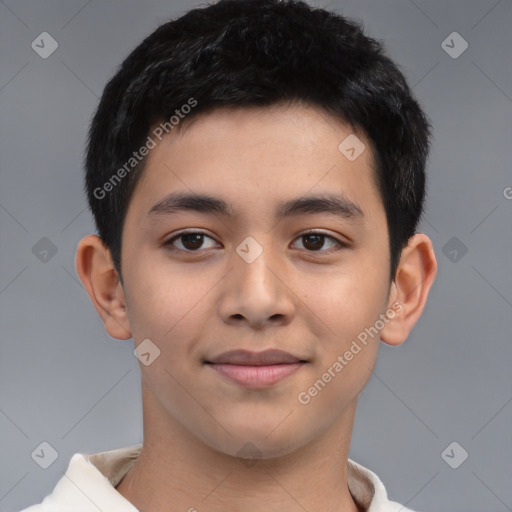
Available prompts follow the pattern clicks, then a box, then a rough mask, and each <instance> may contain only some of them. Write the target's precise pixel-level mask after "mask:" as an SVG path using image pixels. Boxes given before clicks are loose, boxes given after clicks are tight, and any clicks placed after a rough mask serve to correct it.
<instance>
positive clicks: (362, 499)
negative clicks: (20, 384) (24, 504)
mask: <svg viewBox="0 0 512 512" xmlns="http://www.w3.org/2000/svg"><path fill="white" fill-rule="evenodd" d="M141 449H142V444H138V445H134V446H127V447H125V448H118V449H117V450H110V451H107V452H101V453H96V454H83V453H75V455H73V457H71V460H70V462H69V466H68V468H67V470H66V473H65V474H64V476H63V477H62V478H61V479H60V480H59V481H58V482H57V485H56V486H55V488H54V490H53V491H52V493H51V494H49V495H48V496H46V498H44V500H43V501H42V502H41V503H39V504H37V505H32V506H31V507H28V508H26V509H24V510H22V511H21V512H60V511H66V512H67V511H69V510H72V511H73V512H98V510H102V511H104V512H138V509H136V508H135V507H134V506H133V505H132V504H131V503H130V502H129V501H128V500H127V499H126V498H124V497H123V496H122V495H121V494H120V493H119V492H117V490H116V489H115V487H116V486H117V485H118V484H119V482H121V480H122V479H123V477H124V476H125V475H126V473H128V471H129V470H130V468H131V467H132V466H133V464H135V461H136V459H137V457H138V456H139V454H140V452H141ZM347 480H348V488H349V490H350V493H351V494H352V496H353V498H354V500H355V501H356V502H357V504H358V505H359V506H361V507H363V509H364V510H365V511H366V512H413V511H412V510H410V509H408V508H405V507H402V506H401V505H400V504H398V503H395V502H394V501H389V500H388V497H387V493H386V489H385V488H384V485H383V484H382V482H381V481H380V480H379V478H378V477H377V475H376V474H375V473H373V472H371V471H370V470H368V469H366V468H364V467H363V466H361V465H360V464H357V463H356V462H354V461H352V460H350V459H349V460H348V473H347Z"/></svg>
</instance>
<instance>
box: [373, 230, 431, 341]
mask: <svg viewBox="0 0 512 512" xmlns="http://www.w3.org/2000/svg"><path fill="white" fill-rule="evenodd" d="M436 273H437V261H436V257H435V254H434V248H433V246H432V242H431V241H430V238H428V236H426V235H424V234H423V233H417V234H415V235H414V236H412V237H411V238H410V239H409V242H408V243H407V246H406V247H404V249H403V250H402V254H401V257H400V263H399V265H398V268H397V271H396V275H395V279H394V281H393V283H392V284H391V290H390V294H389V303H388V311H394V312H395V316H394V317H393V318H392V319H391V317H390V321H389V322H388V323H386V324H385V326H384V328H383V329H382V330H381V333H380V339H381V340H382V341H383V342H384V343H387V344H388V345H400V344H402V343H403V342H404V341H405V340H406V339H407V336H409V333H410V332H411V330H412V328H413V327H414V325H415V324H416V322H417V321H418V319H419V317H420V316H421V313H422V312H423V308H424V307H425V303H426V302H427V297H428V292H429V291H430V287H431V286H432V283H433V282H434V278H435V276H436Z"/></svg>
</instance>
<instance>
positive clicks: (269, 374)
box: [208, 363, 304, 389]
mask: <svg viewBox="0 0 512 512" xmlns="http://www.w3.org/2000/svg"><path fill="white" fill-rule="evenodd" d="M303 365H304V363H287V364H273V365H269V366H241V365H237V364H209V365H208V366H211V367H212V368H213V369H214V370H215V371H217V372H219V373H220V374H221V375H223V376H225V377H227V378H228V379H230V380H232V381H234V382H236V383H238V384H241V385H242V386H245V387H247V388H251V389H261V388H266V387H268V386H272V385H273V384H276V383H277V382H279V381H281V380H283V379H285V378H286V377H289V376H290V375H292V374H293V373H295V372H296V371H297V370H298V369H299V368H300V367H301V366H303Z"/></svg>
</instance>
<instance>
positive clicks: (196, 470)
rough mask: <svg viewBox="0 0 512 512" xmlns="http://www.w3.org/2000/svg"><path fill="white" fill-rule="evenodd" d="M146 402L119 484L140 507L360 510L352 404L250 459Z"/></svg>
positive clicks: (156, 511)
mask: <svg viewBox="0 0 512 512" xmlns="http://www.w3.org/2000/svg"><path fill="white" fill-rule="evenodd" d="M149 402H150V397H147V400H143V404H144V442H143V448H142V451H141V454H140V456H139V457H138V459H137V461H136V463H135V464H134V466H133V467H132V468H131V469H130V471H129V472H128V473H127V475H126V476H125V477H124V479H123V480H122V481H121V483H120V484H119V485H118V486H117V491H118V492H119V493H120V494H121V495H123V496H124V497H125V498H126V499H127V500H128V501H130V502H131V503H132V504H133V505H134V506H135V507H136V508H137V509H138V510H140V511H141V512H164V511H165V512H173V511H178V510H180V511H182V510H187V511H190V512H194V511H197V512H201V511H202V510H208V512H221V511H222V512H229V511H233V512H235V511H241V510H244V511H245V510H250V511H251V512H278V511H282V510H287V511H297V512H299V511H300V512H303V511H304V510H325V511H332V512H341V511H343V512H358V511H359V510H360V509H358V507H357V505H356V503H355V502H354V499H353V498H352V496H351V494H350V492H349V489H348V485H347V461H348V449H349V446H350V434H351V432H352V426H353V421H354V415H355V406H356V404H355V403H354V404H353V405H352V406H351V407H350V410H347V411H346V412H345V414H344V415H342V417H341V418H340V421H338V422H336V423H335V424H333V425H331V426H330V428H329V429H328V430H326V431H325V432H324V433H323V435H322V436H320V437H319V438H317V439H315V440H314V441H312V442H311V443H309V444H307V445H305V446H302V447H300V448H298V449H296V450H294V451H293V452H291V453H289V454H287V455H285V456H281V457H274V458H267V459H252V460H251V459H240V458H237V457H233V456H231V455H226V454H225V453H222V452H220V451H218V450H214V449H212V448H211V447H209V446H207V445H206V444H204V443H203V442H202V441H200V440H198V439H197V438H196V437H193V436H192V435H191V434H190V433H189V432H188V431H187V430H186V429H185V428H184V427H183V426H182V425H180V424H179V423H178V422H177V421H176V420H174V418H171V417H170V416H169V414H168V413H166V414H165V415H164V414H163V412H162V411H161V410H159V408H158V407H156V406H155V405H156V404H151V403H149Z"/></svg>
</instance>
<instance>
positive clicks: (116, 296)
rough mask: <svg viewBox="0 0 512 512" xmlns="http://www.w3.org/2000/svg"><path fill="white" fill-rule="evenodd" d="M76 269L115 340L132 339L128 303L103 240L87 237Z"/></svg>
mask: <svg viewBox="0 0 512 512" xmlns="http://www.w3.org/2000/svg"><path fill="white" fill-rule="evenodd" d="M75 269H76V272H77V274H78V276H79V278H80V280H81V281H82V284H83V285H84V287H85V289H86V291H87V293H88V294H89V298H90V299H91V302H92V303H93V305H94V307H95V308H96V311H97V312H98V314H99V315H100V317H101V319H102V320H103V323H104V325H105V329H106V331H107V332H108V334H109V335H110V336H111V337H112V338H116V339H120V340H127V339H129V338H131V337H132V332H131V328H130V324H129V321H128V315H127V310H126V300H125V297H124V293H123V289H122V286H121V283H120V281H119V275H118V273H117V271H116V270H115V267H114V264H113V263H112V258H111V255H110V251H109V250H108V249H107V248H106V247H105V245H104V244H103V242H102V240H101V238H100V237H98V236H97V235H88V236H86V237H84V238H82V240H80V242H79V243H78V247H77V251H76V256H75Z"/></svg>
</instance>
